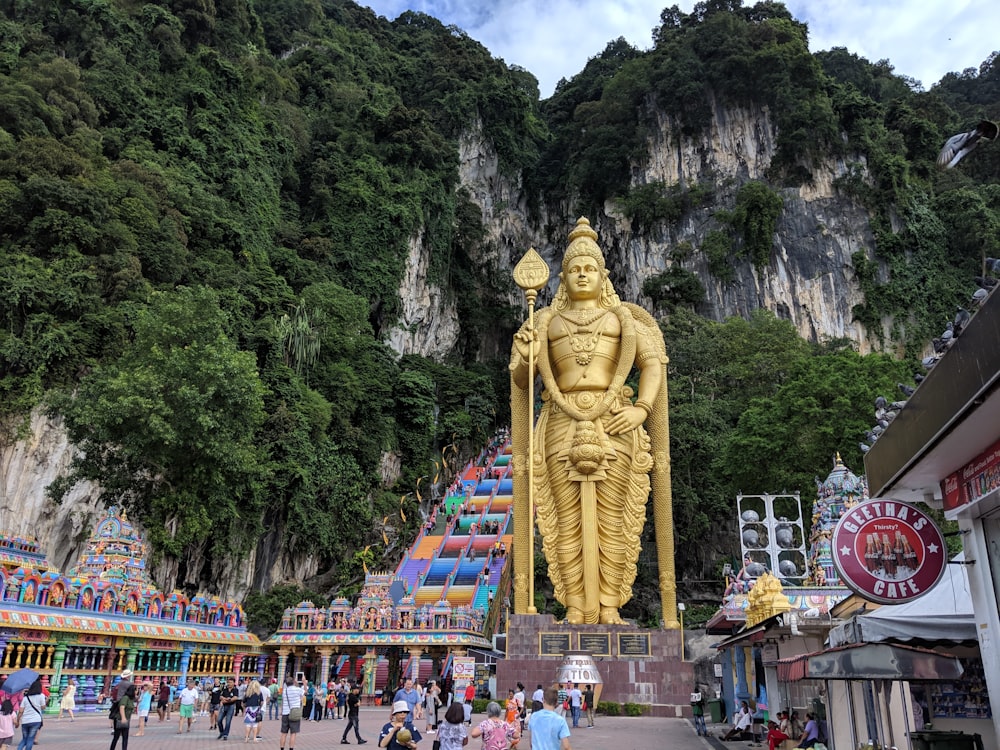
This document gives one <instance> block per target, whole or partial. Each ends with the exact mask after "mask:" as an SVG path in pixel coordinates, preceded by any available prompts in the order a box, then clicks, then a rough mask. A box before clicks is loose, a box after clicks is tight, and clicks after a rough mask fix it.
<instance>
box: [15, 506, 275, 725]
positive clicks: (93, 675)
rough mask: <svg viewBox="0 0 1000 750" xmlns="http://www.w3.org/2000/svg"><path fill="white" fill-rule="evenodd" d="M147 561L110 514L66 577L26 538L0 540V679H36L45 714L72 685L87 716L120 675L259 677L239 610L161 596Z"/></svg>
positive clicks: (256, 651)
mask: <svg viewBox="0 0 1000 750" xmlns="http://www.w3.org/2000/svg"><path fill="white" fill-rule="evenodd" d="M146 553H147V548H146V544H145V543H144V542H143V539H142V536H141V535H140V533H139V531H138V530H137V529H136V528H135V526H133V525H132V523H131V522H130V521H129V520H128V518H127V517H126V515H125V514H124V513H119V512H118V511H117V510H116V509H115V508H110V509H108V510H107V512H106V514H105V516H104V517H103V518H101V519H100V521H98V523H97V524H96V526H95V528H94V532H93V533H92V534H91V536H90V539H89V540H88V541H87V545H86V548H85V550H84V552H83V554H82V555H81V556H80V558H79V560H78V561H77V564H76V565H75V566H73V568H71V570H70V571H69V573H68V574H66V575H63V574H62V573H60V572H59V571H58V570H56V569H55V568H53V567H52V566H51V565H50V564H49V563H48V560H47V559H46V557H45V555H44V554H43V553H42V550H41V548H40V546H39V544H38V542H37V541H35V540H34V539H25V538H21V537H13V536H5V535H3V534H0V598H2V604H0V673H2V672H8V671H13V670H16V669H19V668H22V667H29V668H31V669H34V670H36V671H38V672H39V673H40V674H41V675H42V680H43V682H47V683H48V684H49V686H50V693H51V697H50V702H49V707H48V710H49V711H53V712H54V711H58V706H59V696H60V694H61V692H62V691H63V690H64V689H65V687H66V685H67V684H68V682H69V680H70V679H73V680H75V681H76V683H77V685H78V690H77V705H78V706H79V708H80V710H83V711H93V710H95V704H96V700H95V698H96V696H97V695H98V694H99V693H100V692H101V691H102V690H103V688H104V686H105V685H107V684H110V681H113V680H114V679H115V678H116V677H117V675H118V674H119V673H120V672H121V671H122V670H124V669H126V668H128V669H131V670H132V671H133V672H135V673H136V677H137V678H138V679H140V680H141V679H150V680H152V681H154V682H159V680H160V679H161V678H167V679H169V680H173V679H178V680H183V679H185V678H186V677H188V676H194V677H208V676H225V675H231V674H236V675H238V674H239V673H240V672H241V671H242V672H243V673H256V674H260V675H263V674H264V673H265V670H266V669H267V666H268V664H267V660H266V657H265V655H264V654H263V653H262V650H261V644H260V641H259V640H258V639H257V637H256V636H254V635H253V634H252V633H249V632H248V631H247V629H246V625H245V623H244V619H243V610H242V608H241V607H240V605H239V603H237V602H233V601H223V600H221V599H219V598H218V597H213V596H209V595H198V596H194V597H192V598H190V599H189V598H188V597H187V596H185V595H184V594H183V593H182V592H180V591H174V592H172V593H171V594H165V593H163V592H161V591H159V590H158V589H157V588H156V586H155V584H154V583H153V582H152V581H151V580H150V578H149V575H148V571H147V568H146ZM275 661H276V660H275ZM271 666H272V669H271V672H273V667H274V666H275V665H274V664H272V665H271Z"/></svg>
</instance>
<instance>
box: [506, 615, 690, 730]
mask: <svg viewBox="0 0 1000 750" xmlns="http://www.w3.org/2000/svg"><path fill="white" fill-rule="evenodd" d="M569 651H586V652H588V653H590V654H591V655H592V656H593V659H594V662H595V664H596V666H597V669H598V671H599V672H600V675H601V678H602V679H603V680H604V688H603V690H602V692H601V696H600V700H601V701H616V702H618V703H640V704H642V705H644V706H646V707H647V709H646V710H647V712H648V714H649V715H651V716H670V717H675V716H687V715H689V714H690V712H691V711H690V702H689V699H690V696H691V690H692V689H693V686H694V664H692V663H691V662H682V661H681V634H680V631H679V630H649V629H646V628H638V627H634V626H631V625H567V624H564V623H557V622H556V621H555V618H554V617H552V615H511V616H510V621H509V626H508V629H507V658H506V659H501V660H500V661H498V662H497V692H498V693H499V694H500V695H501V696H506V695H507V690H508V689H509V688H512V687H514V686H515V685H516V684H517V683H518V682H521V683H523V684H524V687H525V694H526V695H529V696H530V695H531V693H532V692H534V690H535V686H536V685H538V684H541V685H542V686H545V687H547V686H549V685H552V684H554V683H555V681H556V673H557V671H558V669H559V667H560V666H561V665H562V663H563V661H564V656H563V655H564V654H565V653H566V652H569Z"/></svg>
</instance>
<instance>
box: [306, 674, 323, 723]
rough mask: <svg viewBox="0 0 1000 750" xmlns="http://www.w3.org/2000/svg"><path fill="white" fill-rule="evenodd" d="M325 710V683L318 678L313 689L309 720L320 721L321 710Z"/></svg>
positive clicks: (321, 717) (321, 718) (321, 716)
mask: <svg viewBox="0 0 1000 750" xmlns="http://www.w3.org/2000/svg"><path fill="white" fill-rule="evenodd" d="M325 710H326V683H325V682H323V681H322V680H320V681H319V682H317V683H316V688H315V690H314V691H313V702H312V712H311V713H310V715H309V719H310V720H311V721H322V720H323V712H324V711H325Z"/></svg>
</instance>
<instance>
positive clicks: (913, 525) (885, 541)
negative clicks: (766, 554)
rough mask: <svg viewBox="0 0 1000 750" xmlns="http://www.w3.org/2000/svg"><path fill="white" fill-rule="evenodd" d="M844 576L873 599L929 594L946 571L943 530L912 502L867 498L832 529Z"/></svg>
mask: <svg viewBox="0 0 1000 750" xmlns="http://www.w3.org/2000/svg"><path fill="white" fill-rule="evenodd" d="M831 545H832V548H833V560H834V564H835V565H836V566H837V571H838V572H839V573H840V577H841V579H842V580H843V581H844V583H845V584H846V585H847V587H848V588H850V589H851V590H853V591H856V592H857V593H858V594H860V595H861V596H863V597H864V598H865V599H868V600H870V601H873V602H879V603H881V604H902V603H903V602H908V601H912V600H913V599H917V598H919V597H921V596H923V595H924V594H926V593H927V592H928V591H929V590H930V589H931V588H932V587H933V586H934V584H936V583H937V582H938V580H939V579H940V578H941V576H942V575H943V574H944V569H945V567H944V566H945V565H947V564H948V555H947V549H946V548H945V543H944V537H943V536H942V535H941V530H940V529H939V528H938V527H937V525H936V524H935V523H934V521H932V520H931V518H930V517H929V516H927V514H926V513H924V512H923V511H922V510H920V509H919V508H916V507H914V506H913V505H910V504H908V503H900V502H896V501H893V500H869V501H868V502H864V503H861V504H860V505H856V506H854V507H853V508H852V509H851V510H849V511H848V512H847V513H846V514H845V515H844V517H843V518H841V519H840V522H839V523H838V524H837V528H836V529H834V531H833V540H832V542H831Z"/></svg>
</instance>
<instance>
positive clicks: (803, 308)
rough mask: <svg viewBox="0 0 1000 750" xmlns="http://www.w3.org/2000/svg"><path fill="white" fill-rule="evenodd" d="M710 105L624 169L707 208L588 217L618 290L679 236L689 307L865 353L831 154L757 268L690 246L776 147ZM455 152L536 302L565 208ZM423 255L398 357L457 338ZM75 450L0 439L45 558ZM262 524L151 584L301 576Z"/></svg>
mask: <svg viewBox="0 0 1000 750" xmlns="http://www.w3.org/2000/svg"><path fill="white" fill-rule="evenodd" d="M713 112H714V115H713V118H712V122H711V124H710V126H709V127H708V128H707V129H706V130H705V131H704V132H703V133H701V134H700V135H698V136H697V137H689V136H683V135H681V134H680V130H679V128H678V127H677V125H676V123H675V122H674V120H673V119H672V118H671V117H670V116H669V115H666V114H663V115H661V116H660V117H659V119H658V121H657V122H658V125H657V128H656V129H655V131H654V132H653V134H652V135H651V137H650V139H649V150H648V156H647V158H646V159H645V160H644V161H643V162H642V163H637V164H635V165H634V168H633V183H634V184H636V185H641V184H645V183H649V182H654V181H657V182H663V183H666V184H668V185H669V184H676V183H681V184H684V185H689V184H693V183H696V182H698V181H711V182H712V183H713V184H715V185H716V186H718V187H717V189H716V193H715V202H714V204H712V205H707V206H702V207H700V208H698V209H697V210H695V211H692V212H690V213H689V214H687V215H685V216H684V217H683V218H682V220H681V221H680V222H678V223H677V224H675V225H671V226H661V227H654V228H653V230H652V231H650V232H646V233H643V234H642V235H639V234H638V233H635V232H633V231H632V228H631V227H630V225H629V222H628V220H627V219H626V218H625V217H623V216H621V214H620V213H619V212H618V211H617V210H616V207H615V206H614V205H613V204H608V205H607V206H606V207H605V210H604V211H603V213H602V214H601V215H599V216H591V217H590V218H591V221H592V223H593V224H594V226H595V228H596V229H597V231H598V234H599V236H600V238H601V243H602V245H603V246H604V248H605V252H606V254H607V256H608V265H609V268H610V269H611V271H612V275H613V281H614V282H615V285H616V287H617V289H618V291H619V294H621V296H622V297H623V298H624V299H626V300H629V301H636V302H639V303H640V304H644V305H646V306H649V300H645V299H643V298H642V292H641V290H642V284H643V281H644V280H645V279H646V278H648V277H650V276H652V275H654V274H657V273H659V272H661V271H663V270H664V269H665V268H667V267H668V265H669V264H670V263H671V262H673V261H672V260H671V259H670V251H671V250H672V249H673V248H675V247H676V246H677V245H678V244H680V243H681V242H685V241H686V242H689V243H690V244H691V245H692V246H693V247H694V248H695V252H693V253H692V254H691V255H690V256H689V257H688V258H686V259H684V260H683V261H681V263H682V265H683V267H684V268H685V269H687V270H689V271H691V272H693V273H695V274H697V275H698V277H699V278H700V279H701V281H702V283H703V284H704V286H705V288H706V290H707V298H706V300H705V302H704V305H703V307H702V308H701V309H700V312H702V313H704V314H707V315H709V316H710V317H713V318H715V319H718V320H721V319H724V318H726V317H729V316H733V315H741V316H745V315H748V314H749V313H750V312H751V311H753V310H755V309H758V308H767V309H769V310H771V311H773V312H774V313H775V314H776V315H778V316H779V317H782V318H785V319H788V320H790V321H791V322H792V323H793V324H794V325H795V326H796V328H797V329H798V330H799V332H800V333H801V335H802V336H804V337H806V338H808V339H811V340H821V339H824V338H839V337H846V338H849V339H851V340H853V341H855V342H856V343H857V346H858V348H859V350H860V351H862V352H867V351H869V350H871V349H872V347H873V344H872V342H871V341H870V340H869V339H868V338H867V335H866V332H865V331H864V330H863V329H862V328H861V327H860V326H859V325H858V324H856V323H855V322H854V321H853V320H852V316H851V308H852V306H853V305H855V304H857V303H858V302H860V301H861V297H860V292H859V290H858V287H857V284H856V282H855V280H854V276H853V271H852V265H851V254H852V253H854V252H857V251H858V250H862V251H865V252H869V249H870V247H871V245H872V237H871V231H870V229H869V220H868V214H867V212H866V211H865V210H864V208H863V207H861V206H860V205H859V204H857V203H856V202H854V201H852V200H851V199H849V198H846V197H844V196H842V195H840V194H838V192H837V190H836V189H835V183H834V180H835V179H836V178H837V177H838V176H839V175H842V174H844V173H845V171H846V170H847V168H848V167H847V164H846V163H844V162H842V161H827V162H824V163H821V164H812V165H809V169H810V171H811V173H812V175H813V179H812V181H811V183H809V184H808V185H805V186H803V187H801V188H799V189H784V190H782V191H781V193H782V197H783V199H784V208H783V211H782V213H781V216H780V219H779V222H778V227H777V233H776V235H775V238H774V246H773V251H772V254H771V258H770V261H769V263H768V264H767V265H766V267H763V268H761V269H755V268H754V267H753V266H752V265H751V264H750V262H749V261H739V262H737V263H736V265H735V266H734V274H735V280H734V281H732V282H729V283H723V282H722V281H720V280H719V279H717V278H716V277H714V276H713V275H712V274H711V273H710V272H709V269H708V263H707V260H706V259H705V257H704V255H702V254H701V253H700V252H698V248H699V247H700V245H701V242H702V241H703V239H704V237H705V235H706V234H707V232H709V231H710V230H711V229H713V228H718V226H719V224H718V222H717V221H716V220H715V219H714V218H713V214H714V213H715V212H716V211H718V210H719V209H731V208H732V206H733V201H734V200H735V194H736V190H737V189H738V187H739V185H740V184H742V183H743V182H745V181H747V180H751V179H765V175H766V174H767V170H768V167H769V165H770V163H771V159H772V158H773V156H774V150H775V132H774V126H773V124H772V121H771V118H770V115H769V113H768V111H767V109H766V108H763V107H759V108H746V109H740V108H728V109H727V108H724V107H721V106H718V105H717V104H716V105H715V106H714V107H713ZM459 156H460V181H461V185H462V186H463V187H464V188H465V189H466V190H467V191H468V192H469V194H470V196H471V198H472V200H473V201H474V202H475V203H476V204H477V205H478V206H479V207H480V208H481V211H482V217H483V222H484V225H485V228H486V233H487V238H488V241H487V243H486V251H485V252H487V253H489V254H490V255H491V257H489V258H484V259H483V260H484V261H489V262H490V263H491V264H492V265H494V266H495V267H496V268H498V269H500V272H502V273H507V274H508V277H507V278H509V272H510V269H512V268H513V265H514V264H515V263H516V262H517V260H518V259H519V258H520V257H521V255H522V254H523V253H524V252H525V251H526V250H527V249H528V248H529V247H531V246H534V247H535V248H536V249H537V250H538V251H539V252H540V253H541V254H542V256H543V257H545V258H546V260H547V261H548V262H549V265H550V268H551V269H552V280H551V282H550V286H549V288H548V289H547V290H543V292H542V294H541V295H540V300H539V304H546V303H547V301H548V300H549V299H551V295H552V294H553V293H554V291H555V285H556V275H557V273H558V270H559V268H558V263H559V261H560V259H561V255H562V251H563V248H564V246H565V237H566V232H567V231H568V229H569V228H570V227H571V226H572V224H573V221H574V219H575V217H574V216H571V215H570V214H569V210H568V208H567V209H563V210H562V213H563V215H561V216H555V215H551V214H549V213H547V212H546V211H545V210H544V209H543V210H542V211H541V212H540V214H537V213H536V214H535V216H536V218H534V219H532V218H531V216H532V214H530V212H529V211H528V205H527V198H526V196H525V195H524V192H523V190H522V188H521V184H520V182H519V179H518V178H517V177H516V176H511V175H506V174H504V173H503V172H502V170H501V169H500V163H499V159H498V157H497V154H496V151H495V149H494V148H493V147H492V145H491V144H490V143H489V142H488V141H486V140H485V139H484V137H483V136H482V130H481V128H480V127H479V125H478V124H474V125H473V126H472V127H470V128H469V129H468V131H467V132H466V133H465V134H464V135H463V136H462V138H461V139H460V143H459ZM857 161H858V162H861V159H857ZM869 254H870V252H869ZM429 265H430V264H429V255H428V249H427V247H426V245H425V243H424V241H423V238H422V237H421V236H416V237H413V238H411V240H410V243H409V257H408V262H407V272H406V275H405V277H404V279H403V281H402V282H401V284H400V288H399V296H400V300H401V309H402V316H401V319H400V320H399V322H398V324H397V325H396V326H395V327H394V328H393V329H392V330H391V332H390V333H389V335H388V337H387V339H388V343H389V344H390V346H391V347H392V348H393V349H394V350H395V351H396V352H397V353H399V354H405V353H416V354H421V355H424V356H429V357H433V358H436V359H443V358H444V357H445V356H446V355H447V354H448V353H449V352H450V351H451V350H452V349H453V348H454V346H455V345H456V341H458V339H459V331H460V325H461V322H460V321H459V319H458V315H457V312H456V308H455V304H454V302H453V300H452V299H451V298H450V297H449V290H447V289H445V288H442V287H440V286H439V285H436V284H434V283H432V282H431V281H430V280H429V278H428V268H429ZM512 294H514V295H516V298H512V299H511V302H512V303H515V304H517V303H519V302H520V295H519V294H517V292H516V290H514V291H513V292H512ZM507 346H508V343H507V341H501V340H500V338H499V336H498V337H497V340H496V341H492V342H489V345H488V347H485V348H484V350H488V351H490V352H491V353H492V354H493V355H496V354H500V355H501V356H505V351H506V347H507ZM72 456H73V446H71V445H70V444H69V443H68V440H67V437H66V433H65V430H64V429H63V426H62V424H61V423H60V421H59V420H57V419H52V418H50V417H47V416H45V415H44V414H43V413H41V412H37V413H35V414H33V415H32V417H31V421H30V426H29V428H28V429H27V431H26V432H25V433H24V435H23V436H22V437H19V438H18V439H10V438H8V439H6V440H5V441H4V442H3V443H2V444H0V528H2V529H5V530H8V531H13V532H14V533H18V534H32V535H34V536H35V537H37V538H38V539H39V541H40V542H41V543H42V546H43V548H44V549H45V550H46V551H47V552H48V554H49V557H50V560H51V561H52V563H53V564H54V565H56V566H58V567H60V568H62V569H66V568H68V567H69V566H70V565H71V564H72V563H73V561H75V559H76V557H77V555H78V554H79V552H80V551H81V549H82V543H83V540H84V539H85V538H86V535H87V534H88V533H89V531H90V529H91V527H92V524H93V521H94V519H95V517H96V516H95V514H96V513H97V512H98V507H97V501H96V495H97V492H96V488H95V487H94V486H93V485H88V484H80V485H78V486H77V487H75V488H74V489H73V490H72V492H71V493H70V494H69V495H68V496H67V497H66V499H65V500H64V501H63V502H62V503H61V504H59V505H56V504H54V503H52V502H51V501H50V500H49V499H48V498H47V495H46V488H47V486H48V485H49V484H50V483H51V482H52V481H53V480H54V479H55V478H56V477H57V476H59V475H60V474H61V473H63V472H64V471H65V470H66V468H67V467H68V465H69V462H70V461H71V459H72ZM398 471H399V466H398V459H396V458H394V457H391V456H387V460H386V462H385V466H384V472H385V478H386V480H387V483H388V482H391V480H392V478H393V475H394V474H395V473H398ZM265 525H266V528H267V532H266V534H265V536H264V537H263V538H262V540H261V542H260V544H258V548H257V550H256V551H255V554H253V555H251V557H250V559H249V560H247V561H238V560H235V559H233V560H223V561H213V565H212V568H213V569H212V571H211V580H184V579H185V578H192V577H193V578H195V579H198V578H204V574H203V571H205V570H206V565H205V555H206V552H205V550H203V549H202V550H199V549H193V550H191V551H190V557H189V559H187V560H186V561H185V570H187V571H188V573H187V574H186V575H184V574H182V571H181V566H180V565H179V564H178V562H177V561H176V560H160V561H159V562H157V563H155V564H154V565H153V566H152V568H151V573H152V575H153V577H154V580H156V582H157V584H158V585H159V586H160V587H161V588H163V589H166V590H172V589H173V588H176V587H188V588H191V587H193V588H206V589H208V590H211V591H212V592H213V593H219V594H221V595H222V596H225V597H236V598H239V597H241V596H242V595H243V594H245V592H246V591H247V590H249V589H250V588H251V586H261V585H264V586H267V585H273V584H274V583H277V582H281V581H299V582H301V581H304V580H306V579H309V578H310V577H312V576H315V575H316V574H317V572H318V570H319V565H320V561H319V560H318V559H317V558H316V557H314V556H312V555H310V554H308V553H305V552H297V551H294V550H295V549H296V546H295V544H294V542H288V541H287V540H284V537H285V531H284V529H283V528H281V526H280V525H279V524H278V523H277V520H276V519H274V518H272V519H265Z"/></svg>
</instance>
